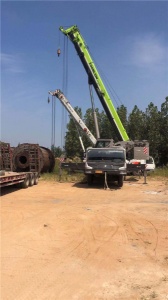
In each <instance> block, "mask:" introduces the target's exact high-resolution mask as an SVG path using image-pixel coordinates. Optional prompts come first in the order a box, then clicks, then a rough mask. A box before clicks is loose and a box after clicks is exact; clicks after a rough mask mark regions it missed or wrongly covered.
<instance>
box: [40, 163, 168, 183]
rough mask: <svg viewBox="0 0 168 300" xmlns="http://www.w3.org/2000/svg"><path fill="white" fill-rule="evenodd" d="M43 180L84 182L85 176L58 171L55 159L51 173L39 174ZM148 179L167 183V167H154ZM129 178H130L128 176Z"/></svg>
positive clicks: (58, 167)
mask: <svg viewBox="0 0 168 300" xmlns="http://www.w3.org/2000/svg"><path fill="white" fill-rule="evenodd" d="M40 178H41V179H42V180H45V181H58V182H59V181H61V182H81V183H86V181H87V180H86V176H85V175H84V174H83V173H72V172H71V173H70V172H68V171H67V170H64V169H62V170H61V173H60V161H59V159H56V160H55V168H54V171H53V172H52V173H44V174H41V177H40ZM131 178H132V181H135V180H136V179H135V177H134V176H132V177H131ZM148 179H152V180H165V181H166V184H168V167H162V168H156V169H155V171H154V172H151V173H148ZM129 180H130V178H129Z"/></svg>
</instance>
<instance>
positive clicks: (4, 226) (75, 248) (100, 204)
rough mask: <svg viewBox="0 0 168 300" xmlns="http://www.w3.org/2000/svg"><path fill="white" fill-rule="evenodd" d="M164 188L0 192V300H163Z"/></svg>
mask: <svg viewBox="0 0 168 300" xmlns="http://www.w3.org/2000/svg"><path fill="white" fill-rule="evenodd" d="M167 187H168V185H167V184H166V182H164V181H151V180H150V181H147V184H143V179H137V180H135V181H129V180H127V181H126V182H125V183H124V186H123V188H121V189H118V188H117V187H115V186H112V189H111V190H104V189H103V186H100V185H99V186H98V185H96V184H95V185H94V186H93V187H91V188H90V187H87V185H86V184H75V183H59V182H45V181H42V180H40V182H39V184H38V185H37V186H33V187H29V188H28V189H14V188H4V189H3V191H2V197H1V220H2V222H1V256H2V258H1V286H2V287H1V299H2V300H29V299H30V300H57V299H58V300H59V299H60V300H71V299H72V300H78V299H79V300H109V299H110V300H150V299H156V300H167V299H168V189H167Z"/></svg>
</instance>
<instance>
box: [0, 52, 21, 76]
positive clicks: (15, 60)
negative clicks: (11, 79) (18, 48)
mask: <svg viewBox="0 0 168 300" xmlns="http://www.w3.org/2000/svg"><path fill="white" fill-rule="evenodd" d="M1 67H2V70H3V71H5V72H9V73H24V69H23V61H22V58H21V55H19V54H7V53H1Z"/></svg>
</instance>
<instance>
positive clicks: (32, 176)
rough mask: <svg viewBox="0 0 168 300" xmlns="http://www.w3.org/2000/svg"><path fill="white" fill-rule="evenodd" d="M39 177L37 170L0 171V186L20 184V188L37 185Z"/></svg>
mask: <svg viewBox="0 0 168 300" xmlns="http://www.w3.org/2000/svg"><path fill="white" fill-rule="evenodd" d="M38 179H39V173H38V172H12V171H3V170H2V171H0V188H2V187H5V186H10V185H16V184H20V186H21V187H22V188H28V187H29V186H33V185H37V184H38Z"/></svg>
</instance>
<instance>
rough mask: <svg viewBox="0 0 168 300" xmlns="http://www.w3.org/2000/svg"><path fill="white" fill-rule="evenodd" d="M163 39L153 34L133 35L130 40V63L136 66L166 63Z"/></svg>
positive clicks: (152, 65)
mask: <svg viewBox="0 0 168 300" xmlns="http://www.w3.org/2000/svg"><path fill="white" fill-rule="evenodd" d="M166 53H167V51H166V46H165V44H164V41H163V40H162V39H161V38H160V37H158V36H156V35H154V34H148V35H146V36H143V37H135V38H134V39H133V41H132V50H131V63H132V64H133V65H135V66H137V67H154V66H156V65H157V66H158V65H162V64H165V63H166Z"/></svg>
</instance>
